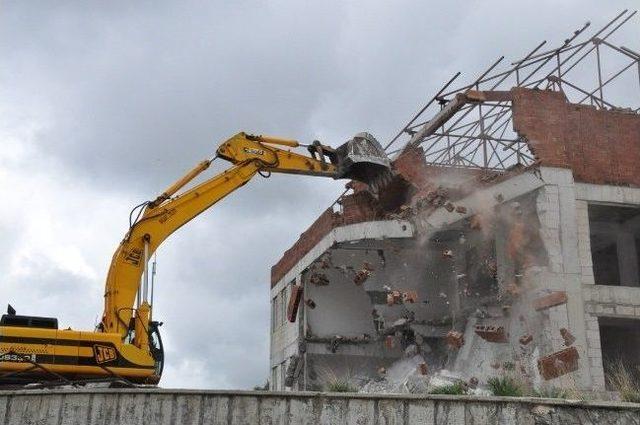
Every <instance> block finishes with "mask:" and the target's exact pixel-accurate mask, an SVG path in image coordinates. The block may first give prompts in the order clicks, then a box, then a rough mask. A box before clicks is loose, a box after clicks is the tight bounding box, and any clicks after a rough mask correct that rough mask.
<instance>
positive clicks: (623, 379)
mask: <svg viewBox="0 0 640 425" xmlns="http://www.w3.org/2000/svg"><path fill="white" fill-rule="evenodd" d="M607 379H608V381H609V385H610V386H611V388H613V389H614V390H615V391H618V392H619V393H620V398H622V400H623V401H629V402H632V403H640V382H638V380H637V379H636V377H635V376H634V373H633V371H632V370H630V369H629V368H628V366H626V365H625V364H624V362H623V361H622V360H617V361H615V362H612V364H611V365H609V367H608V368H607Z"/></svg>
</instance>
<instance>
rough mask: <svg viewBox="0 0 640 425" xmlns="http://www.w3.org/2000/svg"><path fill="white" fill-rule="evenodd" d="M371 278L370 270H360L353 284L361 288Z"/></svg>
mask: <svg viewBox="0 0 640 425" xmlns="http://www.w3.org/2000/svg"><path fill="white" fill-rule="evenodd" d="M369 276H371V272H370V271H369V270H366V269H361V270H358V272H357V273H356V274H355V276H354V277H353V283H355V284H356V285H357V286H360V285H362V284H363V283H364V282H365V281H366V280H367V279H369Z"/></svg>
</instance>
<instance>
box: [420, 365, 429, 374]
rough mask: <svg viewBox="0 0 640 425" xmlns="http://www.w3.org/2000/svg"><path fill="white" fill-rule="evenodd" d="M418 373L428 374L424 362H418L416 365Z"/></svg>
mask: <svg viewBox="0 0 640 425" xmlns="http://www.w3.org/2000/svg"><path fill="white" fill-rule="evenodd" d="M418 373H419V374H420V375H428V374H429V368H428V367H427V364H426V363H420V364H419V365H418Z"/></svg>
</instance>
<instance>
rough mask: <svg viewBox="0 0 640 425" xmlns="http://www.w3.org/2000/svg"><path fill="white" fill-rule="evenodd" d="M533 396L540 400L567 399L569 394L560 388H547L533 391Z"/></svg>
mask: <svg viewBox="0 0 640 425" xmlns="http://www.w3.org/2000/svg"><path fill="white" fill-rule="evenodd" d="M533 395H534V396H535V397H540V398H569V392H568V391H566V390H563V389H561V388H556V387H549V388H540V389H539V390H534V391H533Z"/></svg>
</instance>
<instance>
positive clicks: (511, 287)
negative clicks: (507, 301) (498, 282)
mask: <svg viewBox="0 0 640 425" xmlns="http://www.w3.org/2000/svg"><path fill="white" fill-rule="evenodd" d="M505 291H506V292H507V294H509V295H511V296H513V297H517V296H518V295H520V287H519V286H518V285H517V284H516V283H515V282H511V283H510V284H508V285H507V287H506V288H505Z"/></svg>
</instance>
